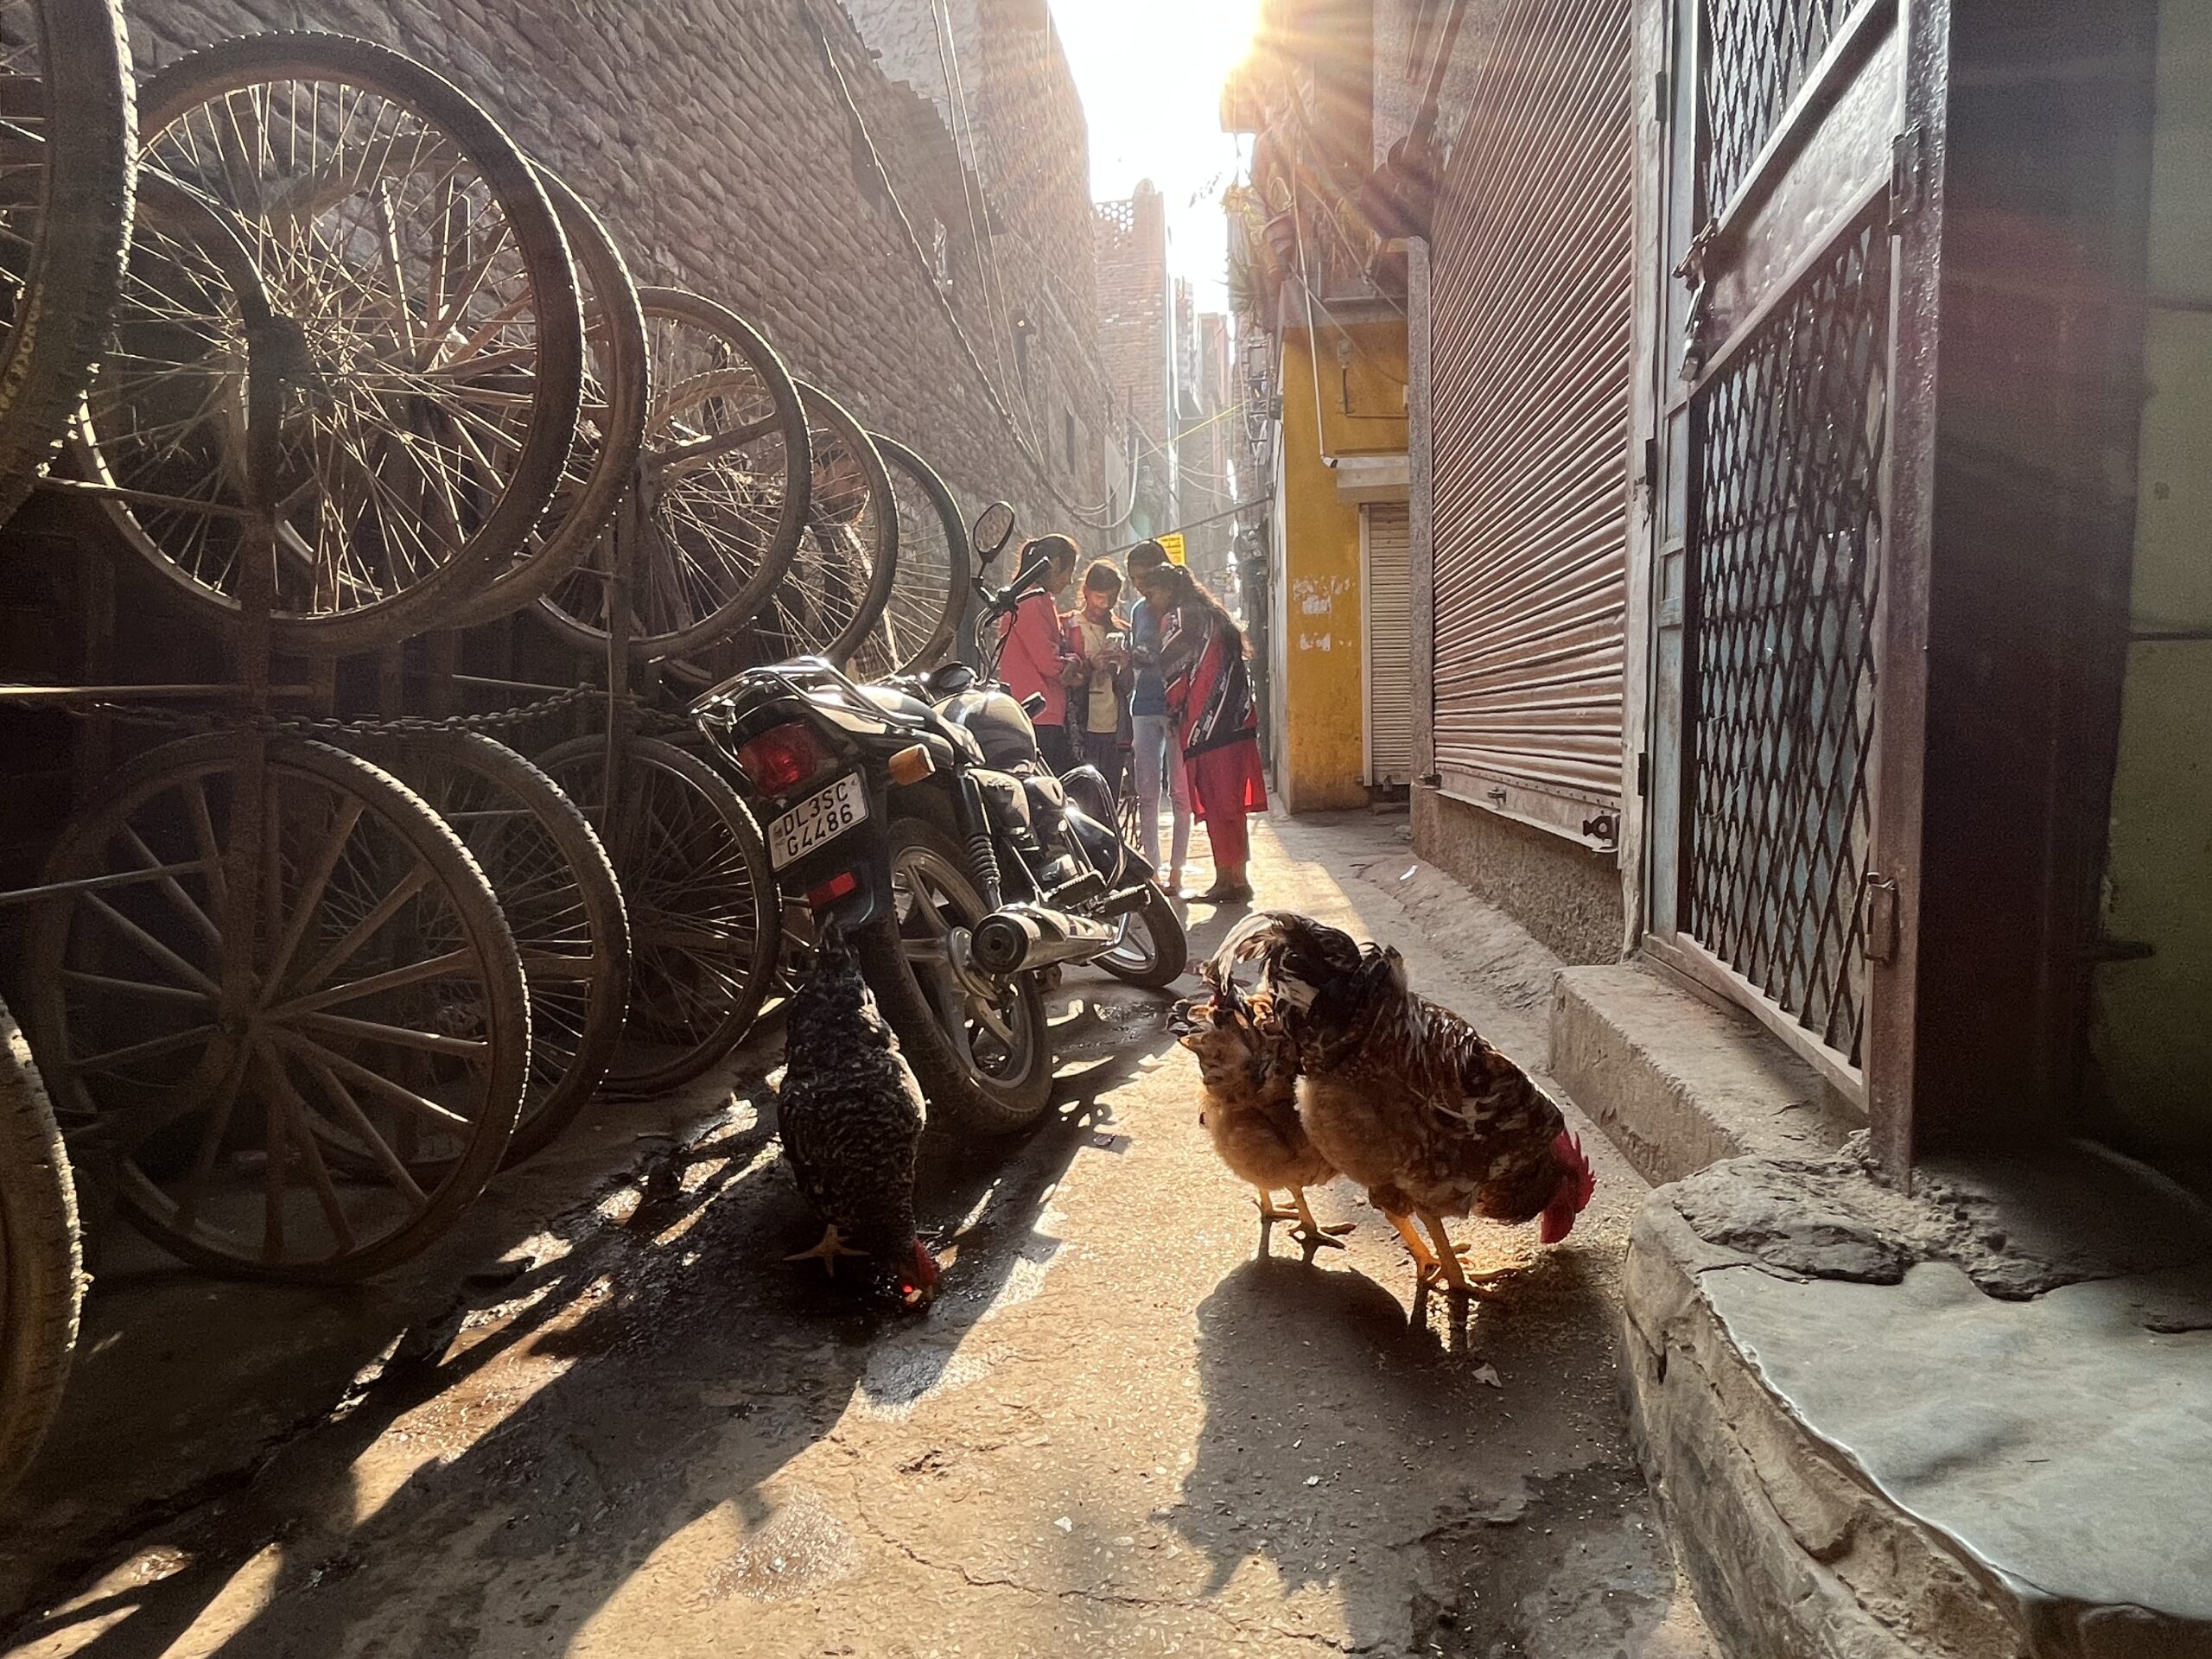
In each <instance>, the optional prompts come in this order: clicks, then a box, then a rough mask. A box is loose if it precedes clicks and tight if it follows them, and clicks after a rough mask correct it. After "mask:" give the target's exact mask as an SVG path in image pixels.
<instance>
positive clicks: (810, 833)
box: [768, 773, 868, 870]
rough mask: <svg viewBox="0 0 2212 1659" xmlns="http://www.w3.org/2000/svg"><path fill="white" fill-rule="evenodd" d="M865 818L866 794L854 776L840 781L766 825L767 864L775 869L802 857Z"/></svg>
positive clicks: (833, 839)
mask: <svg viewBox="0 0 2212 1659" xmlns="http://www.w3.org/2000/svg"><path fill="white" fill-rule="evenodd" d="M867 817H868V791H866V790H865V789H863V788H862V787H861V780H860V779H859V778H858V777H857V776H855V775H852V774H850V773H849V774H847V775H846V776H845V777H842V778H840V779H838V780H837V781H836V783H834V784H832V785H829V788H827V789H825V790H823V791H822V792H821V793H820V794H819V795H810V796H808V797H807V798H805V799H804V800H803V801H801V802H800V803H799V804H798V805H797V806H795V807H793V808H791V810H790V811H788V812H786V813H785V814H784V815H783V816H782V817H779V818H777V819H776V820H774V821H773V822H772V823H770V824H769V826H768V862H769V863H770V864H772V865H773V866H774V867H775V868H777V869H779V870H780V869H782V868H784V866H785V865H786V864H791V863H795V862H797V861H798V860H800V859H802V858H804V857H805V856H806V855H808V854H809V853H810V852H812V851H813V850H814V849H816V848H817V847H819V846H821V845H823V843H824V842H830V841H835V840H836V838H837V837H838V836H842V835H843V834H844V833H845V831H846V830H848V829H851V828H852V827H853V826H854V825H855V824H856V823H861V822H862V821H864V820H865V819H866V818H867Z"/></svg>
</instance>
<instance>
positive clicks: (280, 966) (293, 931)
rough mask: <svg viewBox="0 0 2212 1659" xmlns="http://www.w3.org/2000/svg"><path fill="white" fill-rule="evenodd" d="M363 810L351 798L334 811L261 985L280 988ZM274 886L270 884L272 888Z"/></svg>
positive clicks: (273, 844) (272, 895)
mask: <svg viewBox="0 0 2212 1659" xmlns="http://www.w3.org/2000/svg"><path fill="white" fill-rule="evenodd" d="M276 792H277V791H275V789H274V788H271V789H270V796H271V797H272V798H273V797H274V796H275V795H276ZM367 810H368V803H367V802H366V801H364V800H361V799H359V798H356V797H353V796H348V797H347V798H346V801H345V804H343V805H341V806H340V808H339V809H338V817H337V822H336V823H334V824H333V825H332V827H331V830H330V833H329V834H328V835H327V836H325V837H324V838H323V842H322V845H321V847H319V848H318V849H316V850H315V859H314V861H313V862H312V863H310V864H309V865H308V868H307V873H306V874H304V875H302V877H301V878H300V891H299V897H298V898H297V899H296V900H295V907H294V909H293V912H292V915H291V918H290V920H289V921H288V922H287V923H286V924H285V925H284V937H283V938H281V939H279V940H278V941H277V949H276V950H275V951H274V952H273V953H272V954H271V956H270V959H269V972H268V973H267V975H266V976H264V982H265V983H268V984H270V985H281V984H283V982H284V973H285V970H286V969H289V968H290V966H291V965H292V957H293V954H294V953H295V952H296V951H297V950H299V948H300V941H301V940H302V938H306V937H307V931H308V928H309V927H310V926H312V925H314V923H315V913H316V912H317V911H318V910H320V909H321V906H322V895H323V893H324V892H325V891H326V890H327V888H328V887H329V886H330V877H331V873H332V872H333V871H334V870H335V869H337V868H338V861H339V860H340V859H341V858H343V857H344V856H345V855H346V843H347V842H350V841H352V840H353V829H354V826H355V825H357V824H359V823H360V821H361V815H362V814H363V813H364V812H365V811H367ZM276 842H277V838H276V837H275V836H271V837H270V847H269V849H268V850H269V856H270V859H271V860H272V861H273V860H274V859H275V858H276V857H277V844H276ZM277 885H278V884H277V883H276V882H274V881H272V883H271V886H272V887H275V886H277ZM279 897H280V895H279V894H278V893H274V892H272V893H270V899H271V900H272V902H274V901H275V900H277V899H278V898H279Z"/></svg>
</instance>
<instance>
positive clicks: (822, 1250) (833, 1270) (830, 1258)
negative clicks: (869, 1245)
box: [784, 1221, 868, 1279]
mask: <svg viewBox="0 0 2212 1659" xmlns="http://www.w3.org/2000/svg"><path fill="white" fill-rule="evenodd" d="M867 1254H868V1252H867V1251H866V1250H856V1249H854V1248H853V1247H852V1246H851V1245H849V1244H848V1243H845V1241H844V1240H843V1239H842V1238H841V1237H839V1236H837V1224H836V1222H834V1221H833V1222H831V1223H829V1225H827V1226H826V1227H824V1228H823V1230H822V1242H821V1243H818V1244H817V1245H816V1246H815V1247H814V1248H813V1249H810V1250H797V1251H794V1252H793V1253H792V1254H791V1255H787V1256H785V1258H784V1260H785V1261H786V1262H817V1261H818V1262H821V1263H822V1265H823V1268H825V1269H826V1270H827V1271H828V1273H829V1276H830V1277H831V1278H832V1279H835V1278H836V1276H837V1258H838V1257H839V1256H841V1255H867Z"/></svg>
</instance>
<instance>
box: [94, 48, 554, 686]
mask: <svg viewBox="0 0 2212 1659" xmlns="http://www.w3.org/2000/svg"><path fill="white" fill-rule="evenodd" d="M140 122H141V137H142V140H143V146H144V148H143V161H144V162H145V164H146V166H147V167H148V168H149V169H159V170H160V171H162V172H163V173H165V174H167V175H170V176H172V177H174V178H175V179H176V180H178V181H181V182H182V183H183V184H184V185H185V186H186V187H188V188H189V189H190V190H192V191H194V192H196V193H197V194H199V195H200V196H202V197H204V198H205V199H206V200H207V201H208V202H209V203H211V204H213V207H216V208H217V209H219V210H220V211H221V212H222V213H224V215H225V216H226V218H227V219H229V220H230V221H231V222H232V224H234V225H235V226H237V227H238V234H239V237H240V239H241V240H242V241H243V242H244V244H245V247H246V250H247V252H248V254H249V255H250V257H251V260H252V262H253V266H254V270H255V272H256V275H257V279H258V283H259V286H260V289H261V290H262V292H263V294H264V296H265V297H266V302H267V304H268V306H269V308H270V311H271V313H272V314H273V315H272V319H271V321H270V322H269V323H268V324H267V325H266V326H264V327H260V328H259V329H258V330H257V331H251V333H250V331H249V327H248V324H249V323H250V322H251V319H250V318H246V319H242V318H241V317H240V316H239V315H238V309H237V307H236V306H235V304H226V298H225V296H224V295H223V294H222V293H221V292H219V291H218V290H216V289H213V288H212V287H208V288H204V289H203V288H200V287H198V286H196V285H194V284H190V283H184V284H179V283H173V282H170V281H168V279H167V275H166V273H165V272H164V270H162V268H161V265H160V264H159V262H158V261H156V264H154V266H153V267H152V268H151V269H150V270H149V271H148V273H147V275H146V280H144V281H143V282H140V283H134V286H133V290H132V293H131V294H130V295H127V296H126V297H125V302H124V305H123V306H122V308H120V311H119V313H118V317H117V320H116V329H117V334H118V344H119V346H120V349H119V350H118V352H117V353H116V354H115V356H114V359H113V360H112V362H111V365H110V368H111V372H109V373H106V374H103V375H102V376H101V377H100V378H99V382H98V383H97V385H96V390H95V392H94V396H93V397H92V404H91V406H90V411H89V417H88V419H87V421H86V423H85V430H84V434H83V439H82V448H83V451H84V454H85V457H86V472H87V474H88V475H89V476H90V477H91V479H92V481H93V482H94V483H95V484H96V485H97V486H100V487H101V488H102V489H104V491H105V496H104V499H105V505H106V506H107V510H108V512H110V514H111V517H112V518H113V519H114V522H115V524H116V527H117V529H118V531H120V533H121V534H122V536H123V538H124V541H125V542H126V543H128V544H129V545H130V547H132V548H133V549H135V550H137V551H138V552H139V553H141V554H143V556H145V557H146V558H147V559H148V560H149V562H150V563H151V564H152V566H153V568H154V569H156V571H158V572H159V573H160V574H161V575H163V576H164V577H165V578H167V579H168V582H170V583H171V584H172V586H173V587H174V588H175V591H176V592H178V593H179V594H181V595H183V596H184V597H185V598H187V599H188V600H189V601H192V602H193V604H194V606H195V607H198V608H199V609H200V610H201V611H202V612H203V613H209V614H212V615H213V616H215V617H218V618H220V619H223V620H236V618H237V615H238V603H239V595H240V592H241V581H242V575H243V567H244V565H245V561H246V559H247V556H248V548H249V545H250V543H249V537H248V535H247V532H246V521H247V519H248V517H249V512H248V510H249V508H250V507H251V505H252V504H251V503H250V502H248V501H247V500H246V499H245V487H246V467H245V457H244V454H243V451H242V442H243V428H244V423H243V418H242V417H243V410H242V407H241V403H240V399H239V397H238V391H237V387H238V382H239V375H240V364H239V357H240V353H239V352H238V341H239V340H240V339H241V338H242V337H245V338H246V343H247V344H248V345H250V346H251V349H252V354H253V359H254V363H255V367H256V370H257V372H259V373H265V374H268V375H270V376H272V377H273V378H275V380H276V382H277V394H276V396H275V397H274V399H273V400H272V404H273V407H274V408H275V410H276V411H277V423H278V433H277V478H276V479H275V480H274V481H273V484H272V486H271V487H272V493H273V496H274V500H273V502H272V503H271V504H270V505H273V508H274V511H275V514H276V521H277V531H276V547H275V551H274V559H273V569H272V572H271V575H272V579H273V581H274V583H275V588H276V601H275V607H274V611H273V614H272V617H271V623H270V627H271V634H272V638H273V639H274V640H275V641H276V643H277V645H278V646H279V647H280V648H282V649H285V650H289V651H293V652H300V653H302V654H310V655H331V654H338V653H342V652H358V651H366V650H372V649H374V648H377V647H378V646H381V645H389V644H391V643H393V642H395V641H397V639H401V638H403V637H404V636H405V635H406V634H407V633H408V632H410V631H413V630H415V629H417V628H420V627H423V626H430V625H434V624H437V623H442V622H443V621H446V620H449V618H450V615H451V614H452V613H451V608H450V607H453V606H454V605H456V604H457V603H459V602H461V601H464V600H466V599H467V597H468V596H469V594H471V593H472V592H473V591H474V588H477V587H478V586H480V584H482V583H483V582H486V581H488V580H489V579H490V578H491V577H492V576H493V575H494V574H496V573H497V572H498V571H499V569H501V567H502V566H503V564H504V563H505V562H506V561H507V560H508V559H509V558H510V557H511V556H512V554H513V553H514V552H515V550H517V549H518V548H520V547H521V546H523V544H524V538H525V537H527V536H528V534H529V533H530V531H531V528H532V526H533V525H534V524H536V523H537V519H538V518H539V516H540V515H541V514H542V513H543V512H544V510H545V507H546V505H547V504H548V502H549V501H550V499H552V497H553V495H554V493H555V491H556V487H557V486H558V485H559V482H560V480H561V478H562V475H563V468H564V467H565V465H566V463H567V462H568V460H569V453H570V449H571V447H572V443H573V441H574V438H575V426H576V416H577V410H578V407H579V399H580V396H581V388H582V377H583V322H582V310H581V308H580V305H579V302H578V299H577V291H576V283H575V276H574V273H573V272H572V270H571V268H570V265H569V254H568V248H567V245H566V243H565V241H564V240H563V237H562V233H561V228H560V226H559V224H558V222H557V221H556V219H555V216H554V213H553V209H552V207H551V205H550V203H549V201H548V200H547V198H546V195H545V192H544V190H543V187H542V186H541V185H540V183H539V181H538V180H537V175H536V174H535V173H534V171H533V170H532V168H531V166H530V163H529V162H527V161H525V160H524V158H523V156H522V155H521V153H520V152H519V151H518V150H517V149H515V147H514V146H513V144H512V143H511V142H509V140H508V139H507V138H506V137H505V134H503V133H502V132H500V130H499V128H498V126H497V125H496V124H493V121H492V120H491V118H489V117H487V116H486V115H485V114H484V112H483V111H481V110H480V109H478V108H477V107H476V106H475V105H474V104H472V103H470V102H469V101H468V99H466V98H465V97H463V96H462V95H461V92H458V91H457V90H456V89H455V88H454V87H453V86H452V85H451V84H450V83H448V82H447V81H446V80H444V79H442V78H441V77H439V76H437V75H435V74H434V73H431V72H430V71H429V70H427V69H425V68H423V67H422V66H421V65H419V64H416V63H413V62H410V60H407V59H405V58H403V57H401V56H399V55H398V54H396V53H392V52H389V51H386V50H385V49H384V48H380V47H376V46H372V45H370V44H369V43H367V42H365V41H353V40H347V39H345V38H343V37H340V36H336V35H257V36H254V37H252V38H250V39H245V40H238V41H228V42H226V43H225V44H223V45H221V46H218V47H213V48H209V49H208V50H207V51H205V52H201V53H197V54H194V55H193V56H191V57H188V58H186V59H183V60H181V61H179V62H178V63H176V64H175V65H173V66H172V67H170V68H168V70H166V71H164V72H163V73H161V74H160V75H157V76H156V77H155V79H154V80H153V81H152V82H151V83H150V84H149V86H147V87H146V88H145V92H144V96H143V99H141V103H140Z"/></svg>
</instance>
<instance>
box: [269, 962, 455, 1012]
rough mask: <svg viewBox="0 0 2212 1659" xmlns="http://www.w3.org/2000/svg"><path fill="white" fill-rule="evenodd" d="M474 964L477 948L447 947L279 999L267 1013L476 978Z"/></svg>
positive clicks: (333, 1004)
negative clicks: (361, 976) (286, 999)
mask: <svg viewBox="0 0 2212 1659" xmlns="http://www.w3.org/2000/svg"><path fill="white" fill-rule="evenodd" d="M475 968H476V954H475V952H474V951H472V950H448V951H447V952H446V953H445V954H444V955H443V956H441V957H426V958H424V959H423V961H421V962H410V963H408V964H407V965H406V966H405V967H404V968H390V969H385V971H384V972H383V973H380V974H371V975H370V976H368V977H367V978H365V979H349V980H347V981H346V982H345V983H344V984H342V985H327V986H325V987H324V988H322V989H321V990H319V991H310V992H308V994H307V995H304V996H296V997H294V998H292V999H291V1001H289V1002H279V1003H276V1004H274V1005H272V1006H271V1007H270V1008H269V1010H268V1014H269V1017H270V1019H272V1020H289V1019H294V1018H296V1017H297V1016H299V1015H301V1014H314V1013H316V1012H318V1011H319V1010H321V1009H323V1008H330V1007H338V1006H340V1004H343V1003H346V1002H358V1001H360V1000H361V999H362V998H363V997H368V996H380V995H383V994H384V993H385V992H386V991H397V990H404V989H405V988H407V987H408V986H410V985H420V984H423V982H426V981H429V980H433V979H467V980H474V978H475V977H476V975H475V971H474V970H475Z"/></svg>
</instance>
